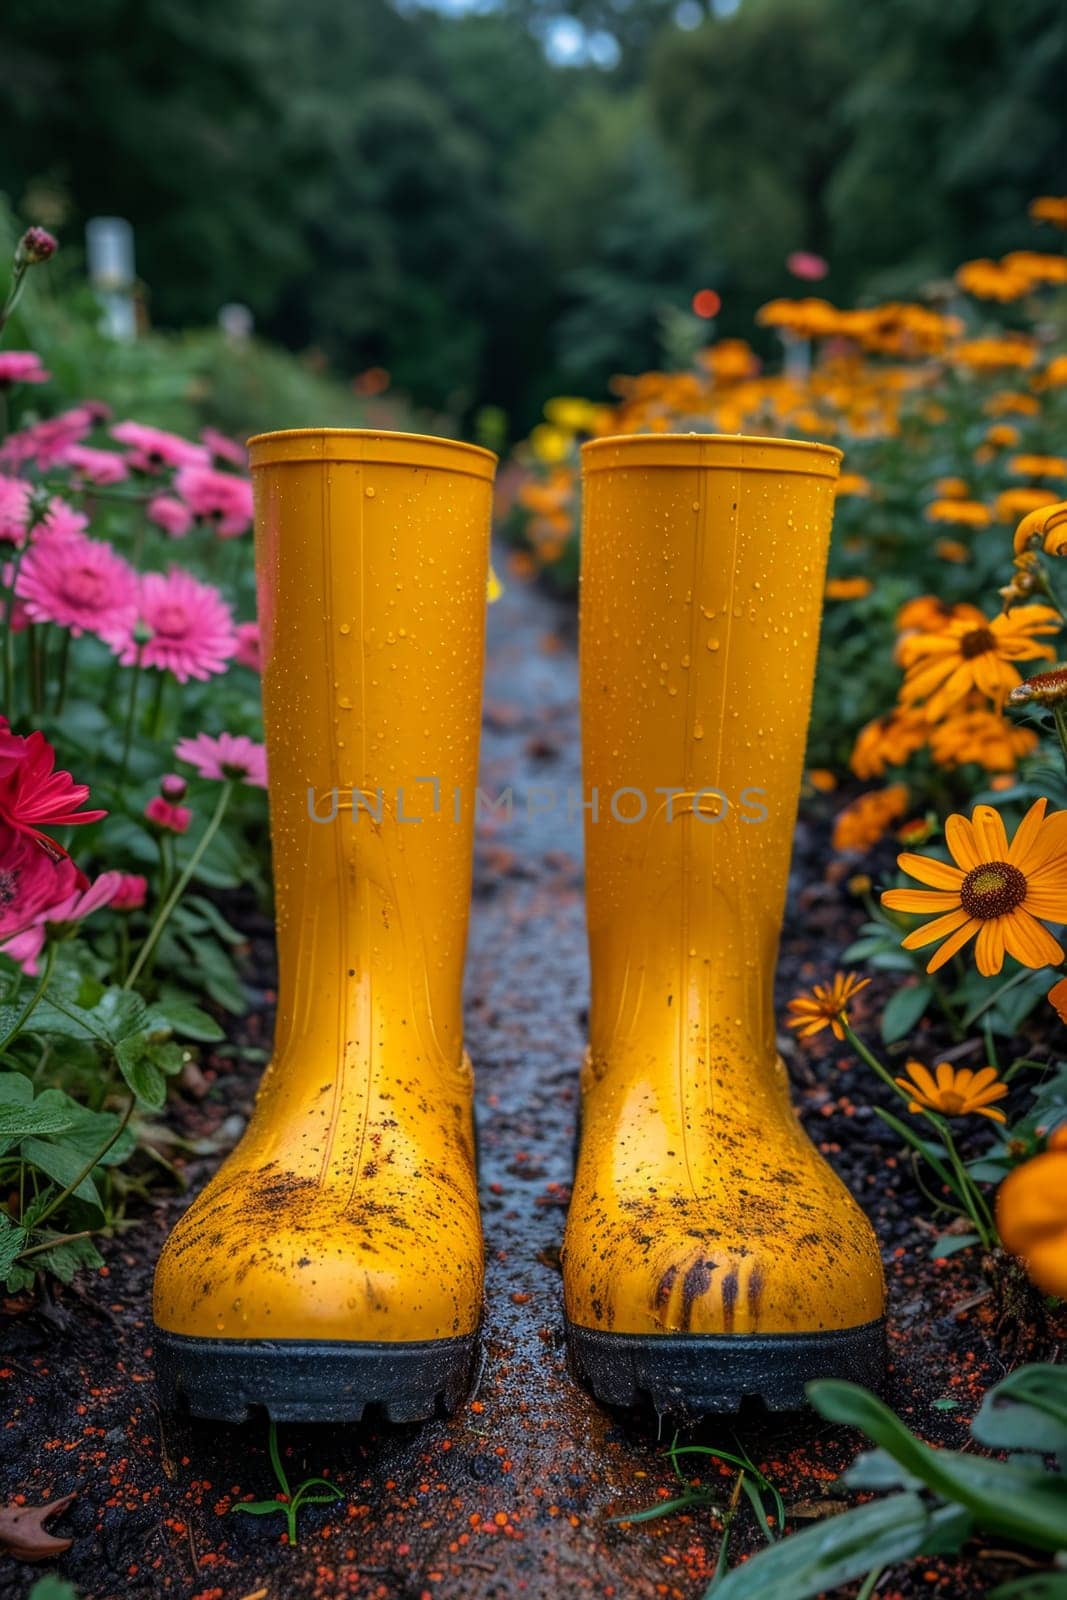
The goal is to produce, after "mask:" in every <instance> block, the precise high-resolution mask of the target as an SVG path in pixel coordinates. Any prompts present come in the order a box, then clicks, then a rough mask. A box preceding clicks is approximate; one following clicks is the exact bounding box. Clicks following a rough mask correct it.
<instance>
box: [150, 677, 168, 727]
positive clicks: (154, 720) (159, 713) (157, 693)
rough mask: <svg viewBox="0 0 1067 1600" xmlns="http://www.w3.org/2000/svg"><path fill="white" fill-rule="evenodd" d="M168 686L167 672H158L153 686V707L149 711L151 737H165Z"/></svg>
mask: <svg viewBox="0 0 1067 1600" xmlns="http://www.w3.org/2000/svg"><path fill="white" fill-rule="evenodd" d="M166 687H167V674H166V673H165V672H157V673H156V681H155V684H154V685H153V688H152V707H151V710H150V711H149V713H148V736H149V738H150V739H162V737H163V695H164V691H165V690H166Z"/></svg>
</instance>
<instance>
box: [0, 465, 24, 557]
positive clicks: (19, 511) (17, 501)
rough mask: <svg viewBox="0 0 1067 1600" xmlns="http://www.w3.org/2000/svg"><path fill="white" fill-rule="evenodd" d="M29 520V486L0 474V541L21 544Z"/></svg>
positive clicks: (22, 481)
mask: <svg viewBox="0 0 1067 1600" xmlns="http://www.w3.org/2000/svg"><path fill="white" fill-rule="evenodd" d="M29 520H30V486H29V484H28V483H26V482H24V480H23V479H22V478H9V477H7V476H6V474H4V473H2V472H0V540H4V541H5V542H6V543H8V544H21V543H22V541H23V539H24V538H25V537H26V524H27V523H28V522H29Z"/></svg>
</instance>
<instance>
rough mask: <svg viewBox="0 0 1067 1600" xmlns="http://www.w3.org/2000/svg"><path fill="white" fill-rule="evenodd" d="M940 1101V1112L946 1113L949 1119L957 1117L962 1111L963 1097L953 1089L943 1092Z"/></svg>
mask: <svg viewBox="0 0 1067 1600" xmlns="http://www.w3.org/2000/svg"><path fill="white" fill-rule="evenodd" d="M940 1100H941V1109H942V1111H945V1112H947V1113H948V1115H949V1116H950V1117H957V1116H959V1114H960V1112H961V1111H962V1110H963V1096H962V1095H961V1094H958V1093H957V1092H956V1090H955V1089H947V1090H945V1091H944V1092H943V1093H942V1094H941V1096H940Z"/></svg>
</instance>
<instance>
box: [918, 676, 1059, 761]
mask: <svg viewBox="0 0 1067 1600" xmlns="http://www.w3.org/2000/svg"><path fill="white" fill-rule="evenodd" d="M1018 692H1019V691H1018V690H1017V689H1016V690H1014V691H1013V693H1015V694H1018ZM929 740H930V754H931V755H932V756H933V758H934V760H935V761H936V762H937V764H938V766H939V767H958V766H963V765H965V764H966V763H967V762H971V761H973V762H975V763H977V765H978V766H980V767H984V768H985V769H986V771H987V772H1014V770H1015V767H1016V765H1017V764H1018V761H1019V759H1020V757H1022V756H1028V755H1031V754H1032V753H1033V751H1034V750H1036V749H1037V746H1038V737H1037V734H1036V733H1035V732H1034V730H1033V728H1020V727H1018V726H1016V724H1015V723H1013V722H1009V721H1008V719H1007V717H1002V716H1000V715H999V714H998V713H997V712H996V711H989V710H987V709H985V708H980V709H975V710H971V711H968V710H964V711H961V712H959V713H957V714H955V715H953V716H951V717H949V718H948V720H947V721H946V722H939V723H935V724H934V726H933V727H932V728H930V729H929Z"/></svg>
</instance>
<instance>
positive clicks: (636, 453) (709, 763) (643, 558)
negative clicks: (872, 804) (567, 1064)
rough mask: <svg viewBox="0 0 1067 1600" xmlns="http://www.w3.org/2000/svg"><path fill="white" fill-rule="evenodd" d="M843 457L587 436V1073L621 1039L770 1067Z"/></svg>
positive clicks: (752, 442)
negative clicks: (776, 983) (594, 797)
mask: <svg viewBox="0 0 1067 1600" xmlns="http://www.w3.org/2000/svg"><path fill="white" fill-rule="evenodd" d="M839 459H840V457H839V452H838V451H836V450H832V449H830V448H828V447H827V446H824V445H806V444H801V443H794V442H784V441H778V440H761V439H741V438H726V437H722V438H719V437H707V436H698V435H689V436H684V437H664V438H657V437H655V436H651V437H650V436H641V437H633V438H627V439H607V440H600V441H597V442H595V443H593V444H591V445H588V446H586V449H585V454H584V469H585V489H584V518H583V531H582V596H581V689H582V742H583V766H584V784H585V790H586V799H587V800H588V799H589V797H590V791H591V790H593V789H595V790H597V791H598V802H599V807H598V813H597V815H596V816H594V814H593V813H592V811H590V810H587V812H586V864H587V884H588V887H587V910H588V926H589V943H590V957H591V966H592V1006H591V1023H590V1039H591V1049H592V1056H593V1060H594V1063H595V1062H596V1061H597V1059H598V1058H599V1057H603V1056H605V1055H606V1054H607V1052H608V1051H609V1050H612V1051H613V1056H614V1057H615V1058H617V1056H618V1046H617V1044H615V1041H624V1040H626V1039H627V1038H631V1037H634V1036H635V1034H639V1035H640V1036H641V1038H642V1039H643V1040H645V1042H646V1044H647V1043H648V1042H649V1041H650V1040H655V1039H657V1038H658V1039H660V1041H661V1047H662V1049H663V1050H664V1051H665V1052H667V1053H669V1054H673V1053H674V1052H675V1051H676V1050H677V1049H678V1047H679V1044H681V1045H682V1046H683V1048H684V1050H685V1052H686V1053H687V1054H688V1055H689V1056H690V1057H692V1056H693V1055H696V1056H699V1057H700V1058H701V1059H705V1060H706V1059H707V1057H708V1053H709V1051H712V1052H714V1054H715V1055H716V1056H721V1057H722V1058H723V1059H725V1060H728V1061H731V1062H733V1063H735V1064H736V1065H737V1066H738V1067H739V1068H742V1069H745V1068H746V1067H747V1065H749V1064H751V1062H752V1060H753V1057H754V1056H755V1057H756V1058H762V1059H763V1060H765V1061H766V1060H769V1059H772V1058H773V1055H774V1019H773V1014H772V1008H771V1000H772V987H773V978H774V966H775V959H776V954H777V946H778V933H779V926H780V921H781V915H782V909H783V905H784V899H785V890H786V883H787V879H788V872H789V862H790V855H791V852H792V843H793V831H794V825H795V819H796V808H797V802H798V797H799V787H800V779H801V772H802V767H803V760H804V747H805V739H806V734H807V727H808V718H809V713H810V706H811V691H812V681H813V676H814V670H815V658H816V651H817V646H818V632H819V618H820V612H821V605H822V593H823V586H824V577H825V564H826V552H827V545H828V541H829V533H830V522H831V517H832V512H833V497H834V489H833V483H834V479H835V477H836V475H837V463H838V460H839ZM627 791H631V792H629V793H628V792H627Z"/></svg>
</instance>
